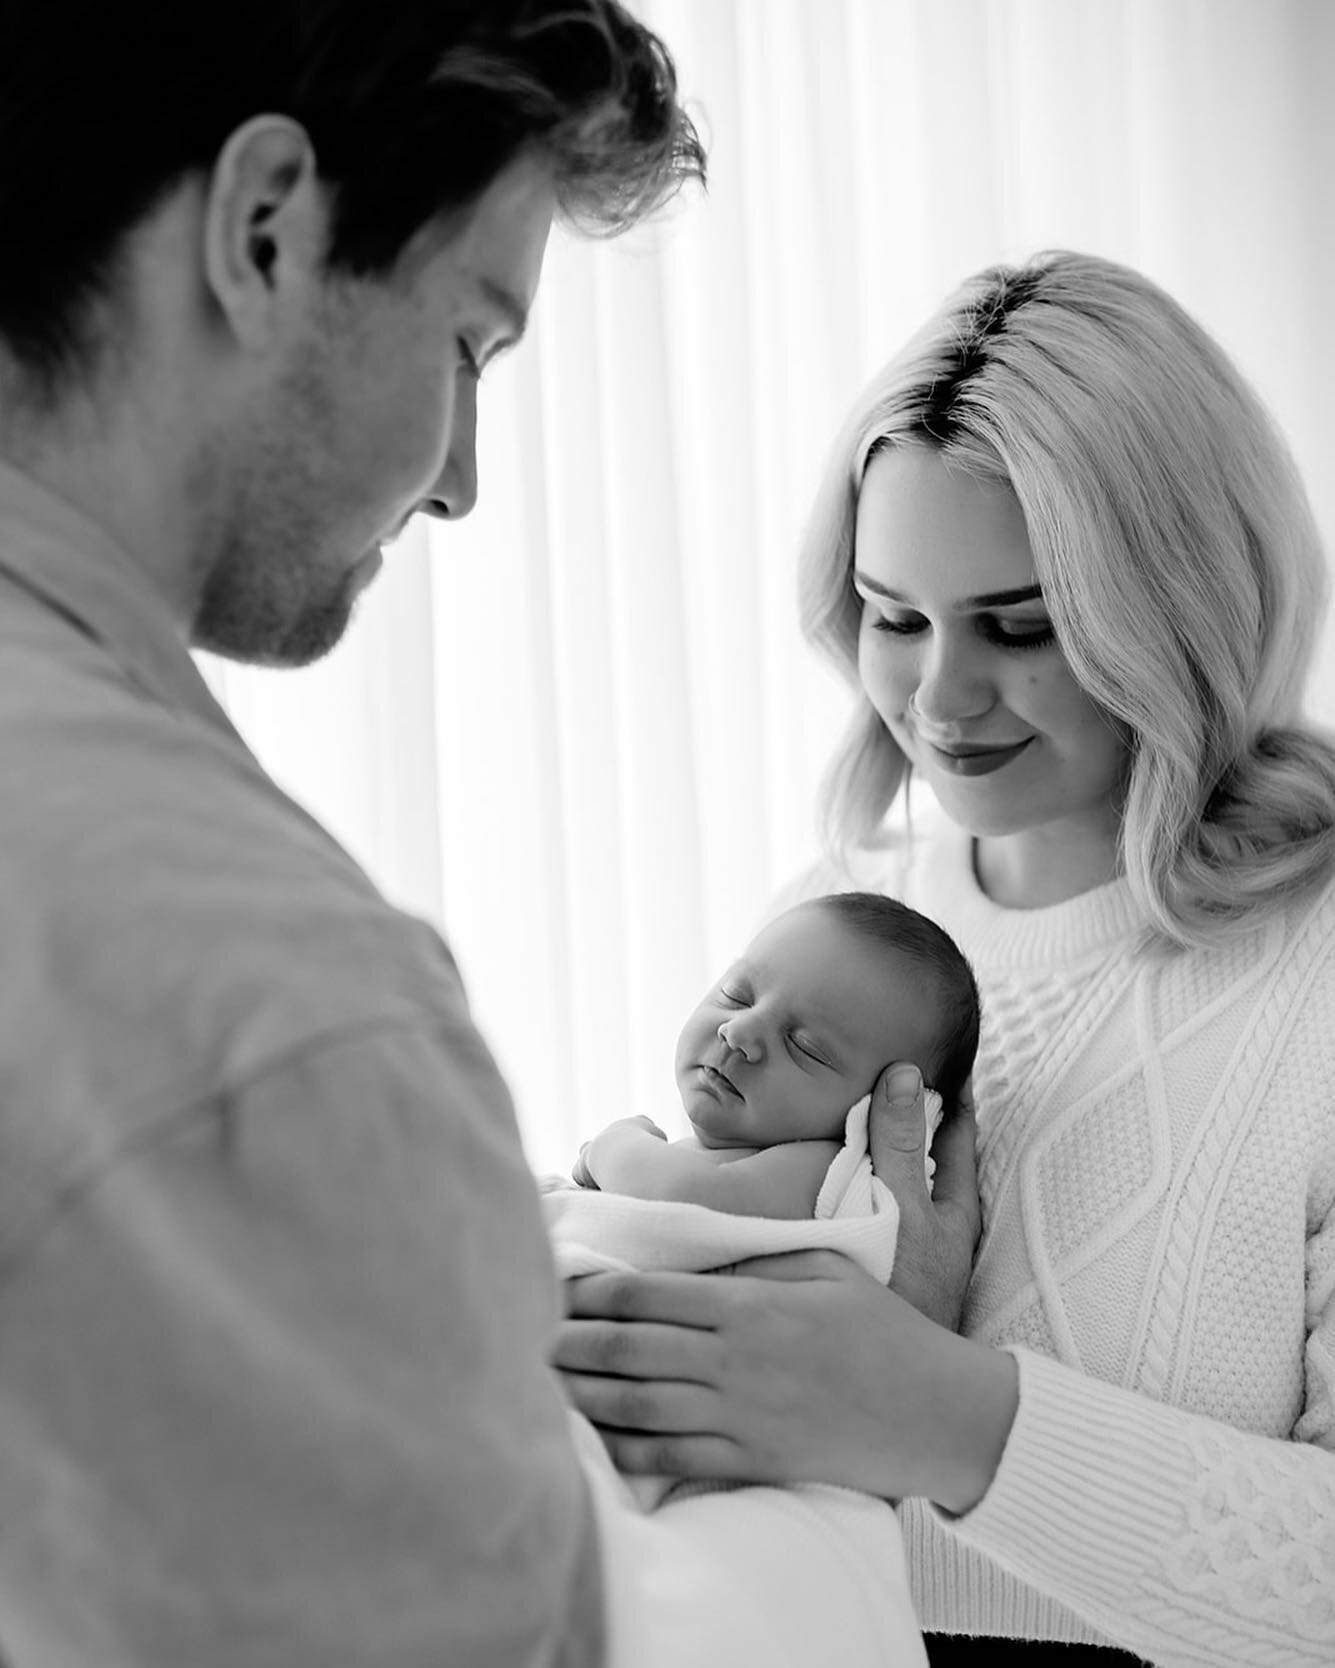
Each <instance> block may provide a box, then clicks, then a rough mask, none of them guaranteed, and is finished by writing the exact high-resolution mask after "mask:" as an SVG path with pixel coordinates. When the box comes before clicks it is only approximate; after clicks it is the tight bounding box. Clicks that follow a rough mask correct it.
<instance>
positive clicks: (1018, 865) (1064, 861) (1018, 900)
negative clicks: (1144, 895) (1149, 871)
mask: <svg viewBox="0 0 1335 1668" xmlns="http://www.w3.org/2000/svg"><path fill="white" fill-rule="evenodd" d="M973 871H974V877H975V879H976V880H977V882H978V885H979V887H980V889H981V890H982V892H983V893H984V895H985V896H987V897H989V898H991V900H992V901H993V903H998V904H1001V905H1002V906H1003V907H1004V908H1007V909H1043V908H1045V907H1046V906H1047V905H1049V904H1059V903H1066V902H1067V900H1068V899H1070V898H1078V897H1079V896H1080V895H1081V893H1083V892H1092V891H1093V890H1094V888H1095V887H1096V886H1106V885H1107V884H1108V882H1109V881H1112V880H1116V879H1117V877H1118V875H1119V874H1120V873H1121V864H1120V861H1119V858H1118V848H1117V834H1116V830H1115V829H1114V830H1112V831H1108V830H1100V831H1091V830H1090V829H1088V828H1085V829H1083V830H1081V831H1079V833H1078V834H1075V833H1073V832H1072V831H1071V830H1061V831H1058V830H1056V829H1053V830H1049V829H1026V830H1025V831H1024V832H1023V833H1020V834H998V835H985V836H981V837H979V838H977V839H975V840H974V842H973Z"/></svg>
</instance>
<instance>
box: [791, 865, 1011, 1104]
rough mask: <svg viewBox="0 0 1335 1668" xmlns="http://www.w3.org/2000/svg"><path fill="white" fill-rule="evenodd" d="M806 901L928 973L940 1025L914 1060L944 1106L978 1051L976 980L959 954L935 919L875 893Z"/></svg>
mask: <svg viewBox="0 0 1335 1668" xmlns="http://www.w3.org/2000/svg"><path fill="white" fill-rule="evenodd" d="M810 901H811V904H812V905H813V906H814V907H816V908H818V909H823V910H826V911H828V913H830V914H831V915H834V916H836V917H837V918H838V919H839V920H841V921H844V922H846V923H847V924H848V925H849V926H850V927H852V928H853V930H854V931H855V932H857V933H859V934H860V935H861V936H862V937H863V938H865V939H868V940H869V941H870V942H871V943H873V944H878V945H881V946H883V947H884V948H885V949H887V950H893V951H895V952H897V953H898V954H899V955H902V956H907V957H908V959H909V960H910V961H911V962H912V963H913V964H914V966H915V967H918V968H921V969H922V971H923V972H924V973H927V974H929V975H930V976H931V978H932V979H933V981H934V982H935V985H936V993H935V994H936V1000H937V1005H938V1008H939V1011H940V1015H941V1029H940V1033H939V1037H938V1041H937V1046H936V1050H935V1052H934V1053H933V1055H932V1057H931V1059H929V1060H919V1061H916V1062H915V1064H916V1065H917V1066H918V1069H919V1070H920V1071H921V1072H922V1074H923V1080H924V1081H925V1082H926V1083H927V1084H928V1086H929V1087H931V1088H933V1089H935V1090H936V1091H937V1092H938V1093H939V1094H940V1095H941V1097H942V1099H943V1100H945V1101H946V1102H947V1104H948V1103H949V1102H950V1101H952V1100H953V1099H954V1098H955V1096H956V1095H957V1094H958V1093H959V1091H960V1090H961V1089H962V1088H963V1087H964V1085H965V1083H967V1082H968V1080H969V1073H970V1072H971V1071H972V1070H973V1062H974V1056H975V1055H976V1054H977V1052H978V1022H979V1015H980V1011H981V1006H982V1005H981V1002H980V1000H979V996H978V983H977V981H976V980H975V978H974V976H973V969H972V968H971V967H970V966H969V963H968V961H967V960H966V959H965V956H964V952H963V951H962V950H961V949H960V947H959V945H958V944H956V942H955V940H954V939H953V938H952V937H951V936H950V934H949V933H948V932H946V930H945V929H944V928H943V927H939V926H938V925H937V924H936V922H935V921H933V920H930V919H929V918H928V917H927V916H926V915H922V914H920V913H919V911H918V910H916V909H910V908H909V906H908V905H907V904H905V903H900V901H899V900H898V899H897V898H887V897H885V896H883V894H881V893H879V892H830V893H828V894H827V895H826V896H824V897H820V898H812V899H811V900H810ZM887 1063H888V1062H887Z"/></svg>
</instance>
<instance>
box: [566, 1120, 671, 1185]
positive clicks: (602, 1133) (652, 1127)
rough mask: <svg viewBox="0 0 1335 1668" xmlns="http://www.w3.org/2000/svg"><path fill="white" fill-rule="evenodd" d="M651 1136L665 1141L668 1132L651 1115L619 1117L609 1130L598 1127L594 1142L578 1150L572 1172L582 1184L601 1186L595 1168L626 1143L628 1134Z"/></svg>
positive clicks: (637, 1136)
mask: <svg viewBox="0 0 1335 1668" xmlns="http://www.w3.org/2000/svg"><path fill="white" fill-rule="evenodd" d="M644 1135H651V1136H653V1137H654V1138H655V1139H656V1140H658V1141H666V1140H667V1136H666V1134H665V1133H664V1132H663V1131H662V1130H661V1129H659V1127H658V1125H657V1124H656V1123H655V1122H654V1121H653V1119H652V1118H645V1117H636V1118H618V1119H617V1121H616V1122H615V1123H613V1124H608V1126H607V1128H606V1129H602V1130H599V1132H598V1133H597V1135H595V1136H594V1138H593V1140H592V1141H586V1142H585V1143H584V1145H583V1146H582V1147H581V1148H580V1149H579V1157H578V1158H577V1159H576V1160H575V1164H574V1168H573V1169H572V1170H571V1172H570V1174H571V1176H572V1177H573V1178H574V1180H575V1182H576V1183H577V1184H578V1185H579V1186H580V1187H593V1188H596V1187H597V1186H598V1182H597V1179H596V1177H595V1174H594V1172H595V1170H596V1169H599V1168H601V1167H602V1165H604V1164H606V1162H607V1161H608V1159H609V1157H610V1156H611V1154H612V1152H613V1151H614V1150H615V1148H616V1147H618V1146H619V1145H621V1144H622V1143H624V1142H625V1140H626V1138H627V1137H628V1136H629V1137H630V1138H631V1139H632V1140H637V1139H639V1138H640V1137H641V1136H644Z"/></svg>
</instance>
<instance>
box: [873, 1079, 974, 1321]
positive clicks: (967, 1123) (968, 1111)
mask: <svg viewBox="0 0 1335 1668" xmlns="http://www.w3.org/2000/svg"><path fill="white" fill-rule="evenodd" d="M976 1136H977V1125H976V1122H975V1118H974V1110H973V1092H972V1090H971V1088H970V1087H969V1086H968V1085H967V1084H966V1085H965V1087H964V1089H963V1091H962V1092H961V1094H960V1096H959V1099H958V1100H957V1101H956V1103H955V1105H954V1106H948V1107H947V1108H946V1110H945V1114H944V1116H943V1117H942V1119H941V1122H940V1124H939V1126H938V1127H937V1131H936V1136H935V1139H934V1140H933V1142H932V1158H933V1160H934V1161H935V1164H936V1174H935V1177H934V1180H933V1187H932V1191H931V1192H930V1193H929V1192H928V1191H927V1181H926V1166H925V1162H924V1149H925V1147H926V1143H927V1118H926V1112H925V1109H924V1105H923V1086H922V1077H921V1075H920V1073H919V1071H918V1068H917V1067H916V1066H913V1065H908V1064H904V1063H900V1064H896V1065H892V1066H887V1067H886V1069H885V1070H884V1071H883V1072H882V1073H881V1075H880V1078H879V1079H878V1080H877V1083H876V1087H875V1089H874V1090H873V1091H872V1098H871V1108H870V1111H869V1113H868V1119H867V1140H868V1144H869V1146H870V1148H871V1165H872V1169H873V1170H874V1171H875V1173H876V1175H877V1176H879V1177H880V1179H881V1180H882V1181H883V1182H884V1183H885V1185H886V1186H887V1187H888V1188H889V1189H890V1191H891V1192H892V1193H893V1194H894V1196H895V1202H896V1203H897V1204H898V1206H899V1239H898V1242H897V1244H896V1247H895V1267H894V1272H893V1274H891V1276H890V1289H891V1291H896V1292H898V1293H899V1294H900V1296H901V1297H905V1298H907V1299H908V1301H909V1302H910V1303H911V1304H912V1305H913V1307H914V1308H915V1309H919V1310H921V1311H922V1313H923V1314H924V1315H927V1316H929V1317H930V1318H931V1319H932V1320H934V1321H936V1322H937V1323H938V1324H939V1325H941V1326H945V1327H949V1329H950V1330H951V1331H952V1332H955V1331H958V1329H959V1324H960V1315H961V1313H962V1311H963V1308H964V1294H965V1291H966V1290H967V1288H968V1284H969V1275H970V1273H971V1272H972V1269H973V1256H974V1252H975V1251H976V1250H977V1248H978V1238H979V1235H980V1233H981V1231H982V1220H983V1215H982V1208H981V1205H980V1204H979V1199H978V1161H977V1156H976V1152H975V1141H976Z"/></svg>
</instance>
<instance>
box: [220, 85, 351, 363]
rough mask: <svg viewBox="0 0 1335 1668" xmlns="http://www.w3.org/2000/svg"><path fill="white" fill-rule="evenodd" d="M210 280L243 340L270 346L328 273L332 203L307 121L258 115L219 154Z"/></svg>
mask: <svg viewBox="0 0 1335 1668" xmlns="http://www.w3.org/2000/svg"><path fill="white" fill-rule="evenodd" d="M203 236H204V249H203V255H204V279H205V283H206V285H207V287H208V289H209V291H210V293H211V295H212V298H213V300H214V301H215V303H216V304H217V306H218V308H219V309H220V310H221V312H222V314H223V317H224V318H225V319H226V320H227V322H228V324H229V325H230V326H231V329H232V331H233V333H234V334H235V335H236V336H237V338H238V339H239V340H240V341H242V342H244V343H246V344H248V345H252V346H257V347H261V348H262V347H264V346H266V345H267V342H268V340H269V337H270V335H271V334H272V332H273V330H274V329H275V326H276V324H277V322H278V315H279V312H280V310H282V308H283V305H284V303H286V302H288V301H289V300H290V298H291V295H292V292H293V291H294V290H301V289H303V288H304V286H305V285H306V284H307V283H308V282H310V281H311V280H312V279H313V278H314V277H315V276H317V275H318V273H319V272H320V270H321V268H322V263H323V258H324V253H325V249H326V245H327V241H328V203H327V195H326V191H325V188H324V187H323V186H322V185H321V183H320V180H319V176H318V175H317V173H316V167H315V150H314V147H313V146H312V144H311V141H310V136H309V135H308V134H307V132H306V130H305V129H304V128H303V127H302V126H301V124H300V123H299V122H294V121H292V120H291V119H290V118H289V117H287V116H253V117H251V119H250V120H249V121H247V122H244V123H243V124H242V125H241V126H240V127H238V128H237V129H236V130H235V131H234V132H233V133H231V134H230V135H229V136H228V139H227V142H226V144H225V145H224V146H223V148H222V150H221V151H220V152H219V153H218V158H217V161H216V162H215V163H214V165H213V172H212V174H211V176H210V178H209V182H208V189H207V193H206V196H205V200H204V223H203Z"/></svg>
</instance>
